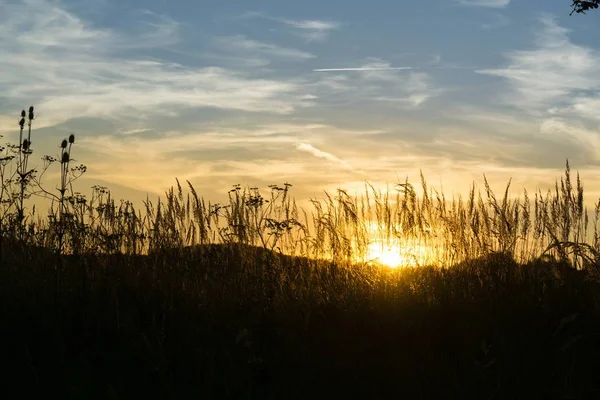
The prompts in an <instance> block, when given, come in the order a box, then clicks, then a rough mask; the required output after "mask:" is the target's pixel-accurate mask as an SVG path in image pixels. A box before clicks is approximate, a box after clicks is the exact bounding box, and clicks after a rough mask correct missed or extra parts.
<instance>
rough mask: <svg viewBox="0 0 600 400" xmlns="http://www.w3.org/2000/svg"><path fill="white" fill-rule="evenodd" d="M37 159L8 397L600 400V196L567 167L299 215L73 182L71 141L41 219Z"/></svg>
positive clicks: (7, 289) (244, 195) (3, 309)
mask: <svg viewBox="0 0 600 400" xmlns="http://www.w3.org/2000/svg"><path fill="white" fill-rule="evenodd" d="M30 122H31V121H30ZM29 137H30V136H29ZM73 142H74V138H73V140H71V139H69V143H70V144H73ZM30 144H31V141H30V140H28V142H27V149H26V150H27V151H28V153H27V157H29V155H30V154H31V148H30ZM67 147H68V148H67ZM11 151H12V152H13V153H15V152H16V154H17V156H15V157H12V158H10V157H11V156H10V154H12V153H10V152H11ZM22 151H23V149H22V148H20V147H16V148H11V147H8V150H7V152H8V153H7V154H8V155H7V156H6V158H2V160H3V161H2V163H0V179H1V180H2V191H0V197H1V196H4V197H3V198H2V199H1V200H2V202H0V205H1V207H2V209H1V211H2V213H1V214H0V238H1V243H0V250H1V252H0V318H1V319H0V321H1V323H0V354H2V356H3V357H2V360H3V361H4V366H5V368H3V369H4V372H3V373H2V374H0V376H1V377H2V378H1V379H2V383H3V384H2V385H1V386H0V387H1V388H2V389H1V390H2V391H3V392H5V393H6V396H4V395H3V398H33V397H41V396H43V397H50V398H73V399H77V398H81V399H90V398H98V399H124V398H172V399H181V398H231V399H240V398H245V399H246V398H247V399H265V398H272V399H282V398H341V397H349V398H417V399H418V398H475V399H503V398H528V399H529V398H561V399H562V398H599V397H600V393H599V391H600V387H599V386H600V383H599V382H600V380H599V379H598V378H600V361H599V360H600V358H599V357H598V355H599V354H600V352H599V351H598V350H599V349H598V346H600V341H599V340H598V339H599V338H600V337H599V335H600V316H599V311H600V309H599V305H600V302H599V300H600V298H599V297H600V291H599V289H600V288H599V285H600V283H599V279H598V272H599V269H598V267H599V266H600V257H599V256H598V254H599V253H598V252H599V251H600V239H598V237H599V235H598V229H597V226H598V220H599V217H600V206H597V207H596V209H595V214H594V215H590V213H588V211H587V210H586V209H585V207H584V202H583V185H582V183H581V182H580V180H579V177H577V181H576V183H575V185H573V184H572V183H571V173H570V168H569V165H568V164H567V168H566V171H565V176H564V177H563V178H561V179H560V180H559V181H557V185H556V187H555V190H554V191H552V192H548V193H546V194H542V193H540V192H538V193H536V194H535V195H534V196H533V197H530V196H529V195H528V194H527V192H524V194H523V196H522V197H521V198H511V197H510V196H509V195H508V187H507V190H506V192H505V193H504V195H503V197H502V198H497V197H496V196H495V194H494V193H493V192H492V191H491V190H490V188H489V186H488V184H487V181H486V182H485V188H484V190H483V193H482V192H480V191H478V190H477V189H476V188H475V187H473V189H472V190H471V192H470V193H469V195H468V196H467V198H465V199H462V198H455V199H446V198H445V197H444V195H443V194H442V193H437V192H435V191H434V190H431V189H429V188H428V187H427V184H426V181H425V179H424V178H423V179H422V182H421V184H420V189H419V191H418V193H417V189H416V188H415V187H413V186H412V185H411V184H410V183H408V182H405V183H402V184H401V185H398V186H397V189H398V190H395V191H388V192H379V191H377V190H375V189H374V188H372V187H370V186H368V185H367V186H366V187H365V192H364V193H363V194H362V195H361V196H351V195H349V194H348V193H346V192H344V191H339V192H338V193H337V194H336V195H335V196H330V195H326V197H325V198H324V199H323V200H314V201H313V203H312V206H313V208H312V209H311V210H303V209H301V208H299V207H297V206H296V204H295V202H294V199H293V197H292V196H291V193H290V191H291V185H289V184H284V185H281V186H272V187H270V188H269V193H268V195H266V196H264V195H263V194H261V192H260V191H259V190H258V189H257V188H242V187H241V186H239V185H236V186H234V187H233V189H232V190H231V191H230V193H229V201H228V203H226V204H211V203H209V202H208V201H206V200H205V199H203V198H202V197H201V196H200V195H198V194H197V193H196V191H195V189H194V188H193V186H192V185H191V184H189V183H188V186H187V187H185V188H184V187H182V186H181V185H180V184H179V182H177V186H176V187H175V188H172V189H171V190H169V191H168V192H167V193H166V195H165V198H164V199H163V200H160V201H158V202H156V203H152V202H150V201H149V200H148V201H147V202H146V203H145V204H144V207H143V210H139V209H136V208H135V207H134V205H133V204H132V203H130V202H127V201H121V202H115V201H114V199H113V198H112V197H111V194H110V192H109V191H108V190H107V189H106V188H101V187H95V188H93V192H92V195H91V197H90V198H89V199H88V198H86V197H85V196H83V195H81V194H78V193H76V192H74V191H73V189H72V185H71V182H72V181H73V180H74V179H76V177H77V176H79V175H80V174H81V173H83V172H85V168H84V167H83V168H82V167H75V168H73V169H71V168H70V167H68V162H69V161H70V157H69V154H70V146H63V147H62V150H61V151H62V153H63V154H64V153H65V152H67V156H66V157H65V156H61V160H62V161H63V162H61V184H60V193H59V196H55V197H54V198H53V200H54V203H53V207H52V209H51V212H50V215H49V217H48V218H41V217H40V216H39V213H38V214H35V213H30V214H29V215H28V216H25V214H24V213H23V212H22V211H23V209H24V206H22V204H25V200H27V198H28V196H29V195H35V194H40V193H41V194H44V193H49V192H46V191H45V189H44V185H43V184H42V182H41V177H42V176H43V172H42V173H41V174H36V172H37V171H33V172H32V173H28V172H27V171H25V172H23V173H27V174H28V176H29V177H30V178H29V181H28V182H25V183H23V182H22V180H18V179H17V180H14V179H12V178H11V176H13V177H14V176H16V175H15V174H16V173H20V172H19V171H21V172H22V171H24V170H27V167H25V166H24V165H22V164H18V168H14V169H11V165H12V164H11V163H12V162H18V163H20V162H21V161H19V160H22V159H23V158H24V156H23V155H22V154H21V155H19V153H20V152H22ZM44 159H45V161H48V160H49V158H48V157H45V158H44ZM15 160H16V161H15ZM51 164H52V162H48V163H47V164H46V165H45V167H44V170H43V171H46V169H48V168H50V165H51ZM15 171H16V172H15ZM22 200H23V203H22ZM599 204H600V203H599ZM373 242H375V243H377V244H380V245H381V246H391V248H392V249H394V248H395V249H396V250H397V251H402V246H408V245H409V244H410V245H415V246H417V245H418V246H422V248H425V249H426V253H427V258H419V257H417V256H415V257H414V259H415V262H414V263H412V262H411V264H412V265H416V267H410V268H396V269H393V268H388V267H385V266H382V265H380V264H379V263H377V262H375V260H372V258H373V257H372V254H370V250H369V249H370V246H371V245H372V244H373ZM404 260H411V259H410V258H404ZM407 262H408V261H407Z"/></svg>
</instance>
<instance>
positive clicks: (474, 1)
mask: <svg viewBox="0 0 600 400" xmlns="http://www.w3.org/2000/svg"><path fill="white" fill-rule="evenodd" d="M458 2H459V3H460V4H462V5H464V6H473V7H490V8H504V7H506V6H508V5H509V4H510V0H458Z"/></svg>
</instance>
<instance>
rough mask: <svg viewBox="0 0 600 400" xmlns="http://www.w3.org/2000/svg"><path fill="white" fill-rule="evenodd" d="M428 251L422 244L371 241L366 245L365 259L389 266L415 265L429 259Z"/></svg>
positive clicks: (424, 262)
mask: <svg viewBox="0 0 600 400" xmlns="http://www.w3.org/2000/svg"><path fill="white" fill-rule="evenodd" d="M429 258H430V257H429V256H428V251H427V249H426V248H425V247H424V246H421V245H414V244H413V245H411V246H407V247H405V246H402V245H400V244H395V245H384V244H382V243H381V242H380V241H376V242H373V243H371V244H370V245H369V247H368V252H367V261H369V262H377V263H380V264H383V265H386V266H388V267H391V268H398V267H417V266H419V265H423V264H426V263H427V262H429V261H431V260H429Z"/></svg>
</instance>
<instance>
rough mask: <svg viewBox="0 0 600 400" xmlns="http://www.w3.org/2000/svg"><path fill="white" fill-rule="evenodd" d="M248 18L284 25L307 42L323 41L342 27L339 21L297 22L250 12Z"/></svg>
mask: <svg viewBox="0 0 600 400" xmlns="http://www.w3.org/2000/svg"><path fill="white" fill-rule="evenodd" d="M245 17H248V18H263V19H267V20H270V21H275V22H278V23H281V24H284V25H286V26H288V27H290V28H292V31H293V33H294V34H296V35H297V36H300V37H302V38H304V39H306V40H307V41H309V42H311V41H323V40H325V39H327V38H328V37H329V34H330V33H331V32H332V31H334V30H337V29H339V28H340V27H341V24H340V23H339V22H337V21H326V20H295V19H289V18H280V17H272V16H269V15H267V14H263V13H259V12H250V13H247V14H246V15H245Z"/></svg>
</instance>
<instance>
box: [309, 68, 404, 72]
mask: <svg viewBox="0 0 600 400" xmlns="http://www.w3.org/2000/svg"><path fill="white" fill-rule="evenodd" d="M409 69H412V68H411V67H356V68H317V69H313V72H345V71H359V72H362V71H394V70H409Z"/></svg>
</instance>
